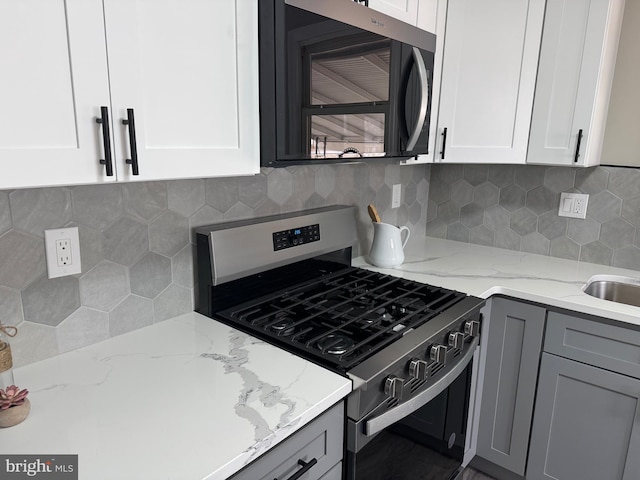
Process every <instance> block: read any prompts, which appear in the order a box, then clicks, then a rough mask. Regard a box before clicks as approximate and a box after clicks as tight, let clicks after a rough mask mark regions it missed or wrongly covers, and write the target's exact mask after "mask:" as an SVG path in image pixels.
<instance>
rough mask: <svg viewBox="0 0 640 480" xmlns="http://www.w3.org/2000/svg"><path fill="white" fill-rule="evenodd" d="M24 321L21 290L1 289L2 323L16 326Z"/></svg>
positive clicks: (0, 315)
mask: <svg viewBox="0 0 640 480" xmlns="http://www.w3.org/2000/svg"><path fill="white" fill-rule="evenodd" d="M23 320H24V315H23V313H22V297H21V296H20V291H19V290H14V289H13V288H6V287H0V323H2V324H4V325H12V326H14V327H15V326H16V325H18V324H19V323H20V322H22V321H23Z"/></svg>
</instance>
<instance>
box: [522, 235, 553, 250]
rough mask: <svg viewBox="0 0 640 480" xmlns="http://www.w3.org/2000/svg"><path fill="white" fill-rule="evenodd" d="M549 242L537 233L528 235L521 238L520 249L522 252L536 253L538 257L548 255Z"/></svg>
mask: <svg viewBox="0 0 640 480" xmlns="http://www.w3.org/2000/svg"><path fill="white" fill-rule="evenodd" d="M550 244H551V241H550V240H549V239H547V238H545V237H543V236H542V235H540V234H539V233H538V232H533V233H529V234H528V235H524V236H523V237H522V243H521V244H520V249H521V251H523V252H528V253H537V254H538V255H547V254H548V253H549V245H550Z"/></svg>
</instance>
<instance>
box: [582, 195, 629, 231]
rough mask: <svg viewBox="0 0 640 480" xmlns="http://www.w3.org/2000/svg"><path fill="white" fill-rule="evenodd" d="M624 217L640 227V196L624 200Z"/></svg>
mask: <svg viewBox="0 0 640 480" xmlns="http://www.w3.org/2000/svg"><path fill="white" fill-rule="evenodd" d="M587 207H588V204H587ZM622 218H624V219H625V220H626V221H627V222H629V223H630V224H631V225H633V226H634V227H636V228H640V196H638V197H633V198H628V199H625V200H623V201H622Z"/></svg>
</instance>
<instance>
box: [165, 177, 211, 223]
mask: <svg viewBox="0 0 640 480" xmlns="http://www.w3.org/2000/svg"><path fill="white" fill-rule="evenodd" d="M167 205H168V207H169V209H170V210H173V211H174V212H176V213H179V214H180V215H184V216H185V217H189V216H190V215H193V214H194V213H196V212H197V211H198V210H199V209H200V208H202V207H203V206H204V205H205V195H204V180H203V179H195V180H172V181H170V182H167Z"/></svg>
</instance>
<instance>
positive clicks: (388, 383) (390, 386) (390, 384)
mask: <svg viewBox="0 0 640 480" xmlns="http://www.w3.org/2000/svg"><path fill="white" fill-rule="evenodd" d="M403 387H404V379H402V378H400V377H396V376H394V375H389V376H388V377H387V379H386V380H385V381H384V393H386V394H387V395H389V396H390V397H391V398H397V399H398V400H402V388H403Z"/></svg>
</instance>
